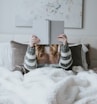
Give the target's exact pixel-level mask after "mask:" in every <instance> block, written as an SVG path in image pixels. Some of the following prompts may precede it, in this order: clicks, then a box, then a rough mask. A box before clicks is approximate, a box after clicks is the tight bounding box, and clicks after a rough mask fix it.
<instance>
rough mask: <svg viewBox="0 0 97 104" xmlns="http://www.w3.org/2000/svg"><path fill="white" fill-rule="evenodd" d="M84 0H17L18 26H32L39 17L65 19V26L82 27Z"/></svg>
mask: <svg viewBox="0 0 97 104" xmlns="http://www.w3.org/2000/svg"><path fill="white" fill-rule="evenodd" d="M83 1H84V0H35V1H34V0H17V10H16V11H17V13H16V19H15V20H16V21H15V22H16V26H24V27H25V26H26V27H32V26H33V21H34V20H38V19H44V20H46V19H48V20H57V21H58V20H59V21H60V20H61V21H64V27H65V28H82V22H83V21H82V19H83V18H82V16H83Z"/></svg>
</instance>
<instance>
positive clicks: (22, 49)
mask: <svg viewBox="0 0 97 104" xmlns="http://www.w3.org/2000/svg"><path fill="white" fill-rule="evenodd" d="M11 48H12V69H14V68H15V67H16V66H17V65H22V64H23V62H24V56H25V53H26V50H27V44H22V43H18V42H15V41H11Z"/></svg>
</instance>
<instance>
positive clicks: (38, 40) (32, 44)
mask: <svg viewBox="0 0 97 104" xmlns="http://www.w3.org/2000/svg"><path fill="white" fill-rule="evenodd" d="M39 42H40V39H39V38H38V37H37V36H36V35H32V37H31V39H30V42H29V45H30V47H33V46H34V45H35V44H38V43H39Z"/></svg>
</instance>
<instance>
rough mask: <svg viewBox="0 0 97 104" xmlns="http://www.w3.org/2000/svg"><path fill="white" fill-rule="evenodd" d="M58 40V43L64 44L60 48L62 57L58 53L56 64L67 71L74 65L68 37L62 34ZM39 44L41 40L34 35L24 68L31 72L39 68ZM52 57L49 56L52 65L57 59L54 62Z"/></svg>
mask: <svg viewBox="0 0 97 104" xmlns="http://www.w3.org/2000/svg"><path fill="white" fill-rule="evenodd" d="M57 38H58V41H60V42H62V45H61V46H60V55H59V54H58V52H57V54H56V55H57V57H56V58H57V59H59V60H56V63H57V62H58V66H59V67H61V68H63V69H66V70H67V69H68V68H69V67H70V66H71V65H72V55H71V50H70V49H69V47H68V43H67V37H66V35H64V34H60V35H59V36H58V37H57ZM39 42H40V39H39V38H38V37H37V36H35V35H33V36H32V39H31V41H30V43H29V46H28V48H27V52H26V55H25V58H24V67H25V68H26V69H27V70H29V71H30V70H32V69H35V68H37V67H38V66H39V65H38V63H37V58H36V56H37V52H35V44H38V43H39ZM50 49H52V48H50ZM50 51H51V50H50ZM52 55H54V54H53V53H52V54H51V56H52ZM51 56H49V60H50V61H51V62H50V63H52V62H53V63H54V60H55V59H54V60H52V59H53V58H52V57H53V56H52V57H51Z"/></svg>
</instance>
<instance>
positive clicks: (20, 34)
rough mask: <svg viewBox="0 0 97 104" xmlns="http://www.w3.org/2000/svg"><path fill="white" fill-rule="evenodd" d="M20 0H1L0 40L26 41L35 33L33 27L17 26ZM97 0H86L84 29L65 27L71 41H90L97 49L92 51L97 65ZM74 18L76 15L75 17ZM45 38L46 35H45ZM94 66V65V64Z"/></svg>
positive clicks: (92, 57)
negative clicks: (16, 18)
mask: <svg viewBox="0 0 97 104" xmlns="http://www.w3.org/2000/svg"><path fill="white" fill-rule="evenodd" d="M17 1H18V0H0V41H6V40H11V39H15V40H18V41H21V40H23V41H26V40H27V39H28V37H29V36H30V35H31V34H33V33H32V32H33V29H32V28H17V27H15V16H16V12H17V11H16V10H17V5H16V4H17ZM96 10H97V0H84V12H83V28H82V29H64V32H65V33H66V34H67V36H68V40H69V41H70V42H75V41H76V42H81V41H83V42H84V43H90V44H91V46H92V48H96V51H95V52H94V53H93V52H92V51H91V53H92V56H91V59H94V61H93V62H92V63H94V64H95V66H97V64H96V63H97V56H96V58H95V56H93V54H97V45H96V44H97V12H96ZM73 18H74V17H73ZM43 38H44V35H43ZM92 66H94V65H92Z"/></svg>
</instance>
